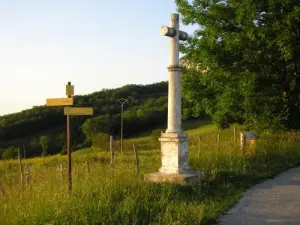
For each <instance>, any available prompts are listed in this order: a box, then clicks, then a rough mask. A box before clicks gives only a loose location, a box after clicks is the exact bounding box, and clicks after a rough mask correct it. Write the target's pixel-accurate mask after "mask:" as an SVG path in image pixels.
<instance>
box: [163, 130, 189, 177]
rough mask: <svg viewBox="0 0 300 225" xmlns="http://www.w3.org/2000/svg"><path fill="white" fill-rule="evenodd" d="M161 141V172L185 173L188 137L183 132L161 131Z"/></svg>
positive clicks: (187, 168)
mask: <svg viewBox="0 0 300 225" xmlns="http://www.w3.org/2000/svg"><path fill="white" fill-rule="evenodd" d="M159 140H160V143H161V164H162V166H161V168H160V170H159V172H161V173H175V174H180V173H186V172H188V171H189V165H188V138H187V136H186V135H185V134H183V133H182V134H177V133H163V134H162V135H161V138H160V139H159Z"/></svg>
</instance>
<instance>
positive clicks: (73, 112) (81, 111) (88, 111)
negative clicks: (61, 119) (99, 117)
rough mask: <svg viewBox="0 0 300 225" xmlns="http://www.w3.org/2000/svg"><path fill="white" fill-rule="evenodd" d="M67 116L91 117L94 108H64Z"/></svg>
mask: <svg viewBox="0 0 300 225" xmlns="http://www.w3.org/2000/svg"><path fill="white" fill-rule="evenodd" d="M64 113H65V115H69V116H91V115H93V108H89V107H81V108H80V107H72V108H71V107H70V108H64Z"/></svg>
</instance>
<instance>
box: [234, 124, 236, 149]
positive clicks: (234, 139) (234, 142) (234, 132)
mask: <svg viewBox="0 0 300 225" xmlns="http://www.w3.org/2000/svg"><path fill="white" fill-rule="evenodd" d="M235 141H236V130H235V127H234V128H233V143H234V145H235Z"/></svg>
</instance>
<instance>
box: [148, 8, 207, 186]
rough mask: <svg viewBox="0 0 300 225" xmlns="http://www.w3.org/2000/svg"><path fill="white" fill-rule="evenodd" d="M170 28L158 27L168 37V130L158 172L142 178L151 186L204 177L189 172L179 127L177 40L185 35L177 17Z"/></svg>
mask: <svg viewBox="0 0 300 225" xmlns="http://www.w3.org/2000/svg"><path fill="white" fill-rule="evenodd" d="M170 25H171V26H170V27H167V26H163V27H161V34H162V35H164V36H167V37H170V58H169V67H168V71H169V89H168V128H167V130H166V132H165V133H162V134H161V138H160V139H159V140H160V142H161V163H162V166H161V168H160V169H159V172H157V173H152V174H147V175H145V179H147V180H150V181H153V182H176V183H190V182H192V181H195V180H198V179H200V178H203V177H204V176H206V174H207V173H204V172H200V171H190V168H189V164H188V138H187V135H186V134H184V133H183V131H182V126H181V120H182V118H181V84H180V72H181V69H180V67H179V40H182V41H185V40H187V38H188V34H187V33H185V32H183V31H180V30H179V15H178V14H171V20H170Z"/></svg>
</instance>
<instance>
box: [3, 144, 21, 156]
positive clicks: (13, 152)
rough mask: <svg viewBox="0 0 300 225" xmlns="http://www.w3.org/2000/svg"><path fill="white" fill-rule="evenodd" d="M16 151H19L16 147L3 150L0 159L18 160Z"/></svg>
mask: <svg viewBox="0 0 300 225" xmlns="http://www.w3.org/2000/svg"><path fill="white" fill-rule="evenodd" d="M18 151H19V149H18V148H16V147H9V148H7V149H5V150H4V152H3V153H2V156H1V157H2V159H16V158H18Z"/></svg>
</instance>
